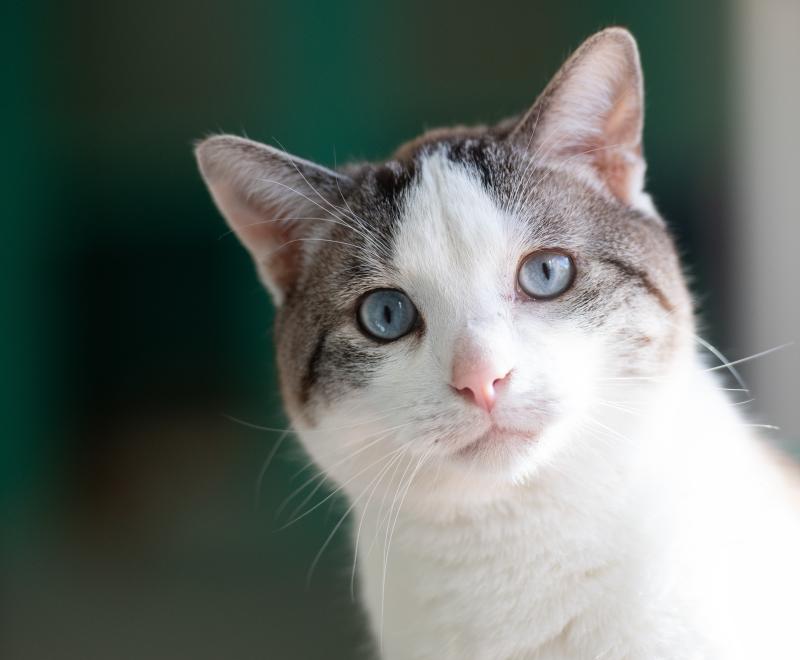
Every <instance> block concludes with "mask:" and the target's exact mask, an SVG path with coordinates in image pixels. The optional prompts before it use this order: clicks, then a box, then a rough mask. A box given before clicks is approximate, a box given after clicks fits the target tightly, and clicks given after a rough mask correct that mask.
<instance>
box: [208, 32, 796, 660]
mask: <svg viewBox="0 0 800 660" xmlns="http://www.w3.org/2000/svg"><path fill="white" fill-rule="evenodd" d="M642 125H643V82H642V72H641V65H640V61H639V55H638V49H637V45H636V42H635V40H634V38H633V37H632V36H631V34H630V33H629V32H628V31H627V30H625V29H623V28H608V29H605V30H603V31H601V32H599V33H597V34H595V35H594V36H592V37H590V38H589V39H588V40H587V41H585V42H584V43H583V45H582V46H580V48H579V49H578V50H577V51H576V52H575V53H574V54H573V55H572V56H571V57H570V58H569V59H568V60H567V61H566V63H565V64H564V65H563V67H562V68H561V69H560V71H559V72H558V73H557V75H556V76H555V77H554V78H553V80H552V81H551V82H550V83H549V85H548V86H547V87H546V88H545V90H544V92H542V94H541V95H540V96H539V97H538V99H537V100H536V102H535V103H534V105H533V106H532V107H531V108H530V109H529V110H528V111H527V112H525V113H523V114H522V115H520V116H518V117H515V118H511V119H508V120H505V121H502V122H500V123H499V124H497V125H494V126H488V127H487V126H478V127H456V128H452V129H440V130H433V131H430V132H427V133H425V134H423V135H422V136H421V137H419V138H417V139H415V140H413V141H412V142H410V143H408V144H405V145H404V146H402V147H400V148H399V149H398V150H397V152H396V153H395V154H394V155H393V156H392V157H391V158H390V159H388V160H387V161H385V162H381V163H356V164H351V165H347V166H344V167H342V168H340V169H338V170H337V171H333V170H330V169H327V168H325V167H322V166H320V165H316V164H314V163H311V162H308V161H306V160H303V159H301V158H297V157H295V156H291V155H289V154H287V153H285V152H283V151H280V150H277V149H274V148H272V147H269V146H265V145H262V144H258V143H256V142H253V141H250V140H247V139H243V138H239V137H233V136H227V135H219V136H213V137H210V138H208V139H206V140H204V141H202V142H201V143H200V144H199V145H198V146H197V149H196V155H197V159H198V161H199V167H200V170H201V173H202V176H203V177H204V179H205V181H206V183H207V185H208V188H209V189H210V192H211V194H212V196H213V199H214V201H215V202H216V205H217V207H218V208H219V210H220V211H221V213H222V215H223V216H224V217H225V218H226V219H227V222H228V223H229V225H230V227H231V228H232V229H233V231H234V232H235V233H236V234H237V235H238V237H239V238H240V239H241V242H242V243H243V244H244V246H245V247H246V248H247V250H248V251H249V252H250V254H251V255H252V258H253V260H254V261H255V264H256V267H257V269H258V273H259V275H260V278H261V280H262V281H263V283H264V285H265V286H266V288H267V289H268V290H269V292H270V293H271V294H272V298H273V300H274V303H275V305H276V307H277V316H276V323H275V339H276V343H277V356H278V368H279V372H280V383H281V392H282V397H283V401H284V403H285V407H286V410H287V412H288V415H289V416H290V418H291V420H292V423H293V427H294V428H295V429H296V431H297V434H298V435H299V437H300V439H301V441H302V444H303V445H304V447H305V449H306V450H307V451H308V453H309V454H310V455H311V457H312V458H313V460H314V461H315V462H316V464H317V465H318V466H319V467H320V468H321V470H323V471H324V473H325V474H326V475H327V477H328V478H329V479H330V480H331V481H332V482H333V483H334V484H335V485H336V486H337V487H338V488H340V489H341V491H342V492H344V493H345V494H346V496H347V498H348V502H349V504H350V508H349V512H350V513H351V514H352V516H351V518H352V525H353V536H354V539H355V552H356V560H355V561H356V562H357V567H358V574H359V585H360V592H361V599H362V601H363V603H364V605H365V609H366V612H367V614H368V618H369V620H370V623H371V626H372V630H373V631H374V636H375V638H376V640H377V641H376V646H377V648H378V649H379V652H380V654H381V656H382V657H385V658H387V659H389V660H394V659H400V658H460V659H464V658H476V659H487V660H489V659H491V660H500V659H503V658H537V659H556V658H568V659H570V660H576V659H586V660H590V659H597V660H600V659H602V660H613V659H622V658H625V659H640V660H645V659H646V660H658V659H667V658H668V659H670V660H679V659H690V658H691V659H695V658H697V659H700V658H704V659H705V658H713V659H725V660H729V659H733V658H741V659H747V660H754V659H756V658H769V659H771V660H776V659H789V658H793V659H797V658H800V633H798V630H797V625H798V621H797V616H798V611H800V610H799V609H798V607H799V606H800V507H798V506H797V494H798V492H800V491H799V490H798V489H797V487H796V483H795V482H793V481H792V477H791V472H790V470H788V469H784V468H783V467H781V466H780V465H779V461H777V460H775V456H773V454H772V453H771V452H772V450H768V449H767V448H766V446H764V445H762V444H761V442H760V441H759V440H758V439H757V438H755V437H754V434H753V430H754V429H753V428H752V426H749V425H748V424H747V423H746V422H745V421H744V420H743V418H742V416H741V414H740V413H739V409H738V408H736V407H735V406H734V405H733V404H732V403H731V402H730V400H729V394H728V393H726V392H724V391H723V389H724V388H722V386H721V385H722V383H721V381H720V379H719V378H718V376H719V372H718V371H717V370H714V372H711V371H710V366H709V365H708V364H707V363H706V362H705V361H704V360H703V358H702V356H701V348H702V347H701V346H700V343H701V342H702V340H701V339H699V338H698V337H697V336H696V335H695V326H694V318H693V303H692V299H691V296H690V293H689V290H688V287H687V284H686V280H685V278H684V276H683V273H682V269H681V264H680V261H679V258H678V256H677V253H676V249H675V246H674V244H673V240H672V238H671V236H670V233H669V231H668V229H667V227H666V225H665V223H664V221H663V220H662V218H661V217H660V216H659V214H658V212H657V211H656V209H655V207H654V205H653V203H652V201H651V199H650V197H649V196H648V194H647V192H646V191H645V188H644V173H645V161H644V157H643V152H642ZM354 566H355V564H354Z"/></svg>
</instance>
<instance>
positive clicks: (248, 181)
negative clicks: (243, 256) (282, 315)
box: [195, 135, 350, 305]
mask: <svg viewBox="0 0 800 660" xmlns="http://www.w3.org/2000/svg"><path fill="white" fill-rule="evenodd" d="M195 155H196V156H197V162H198V165H199V166H200V172H201V174H202V175H203V179H204V180H205V182H206V185H207V186H208V189H209V191H210V192H211V196H212V197H213V198H214V202H215V203H216V205H217V208H218V209H219V210H220V213H222V215H223V216H224V217H225V220H227V222H228V225H229V226H230V228H231V229H232V230H233V231H234V233H235V234H236V235H237V236H238V237H239V240H240V241H241V242H242V244H243V245H244V246H245V247H246V248H247V250H248V252H250V254H251V256H252V257H253V260H254V261H255V263H256V266H257V268H258V272H259V275H260V277H261V280H262V281H263V282H264V284H265V285H266V287H267V289H269V291H270V293H271V294H272V297H273V299H274V300H275V303H276V304H277V305H280V304H281V303H282V302H283V300H284V297H285V295H286V293H287V292H288V291H289V290H290V289H291V287H292V286H293V284H294V283H295V281H296V279H297V277H298V275H299V272H300V268H301V267H302V255H303V250H302V246H303V242H304V241H305V239H307V238H310V237H311V236H312V235H313V234H314V229H315V226H319V222H321V221H324V220H325V216H326V215H327V214H328V211H329V209H330V207H331V206H330V205H331V204H332V201H331V200H334V199H336V197H337V196H338V195H339V194H341V193H340V191H341V190H342V189H344V188H345V187H346V186H347V185H349V184H350V179H349V178H348V177H347V176H345V175H342V174H339V173H337V172H334V171H332V170H329V169H327V168H325V167H322V166H321V165H316V164H315V163H311V162H309V161H307V160H303V159H302V158H297V157H296V156H291V155H290V154H287V153H286V152H284V151H280V150H278V149H274V148H272V147H269V146H267V145H264V144H260V143H258V142H254V141H252V140H247V139H245V138H240V137H235V136H232V135H217V136H214V137H210V138H208V139H206V140H203V141H202V142H200V143H199V144H198V145H197V147H196V149H195Z"/></svg>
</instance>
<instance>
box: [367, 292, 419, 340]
mask: <svg viewBox="0 0 800 660" xmlns="http://www.w3.org/2000/svg"><path fill="white" fill-rule="evenodd" d="M358 321H359V324H360V325H361V329H362V330H363V331H364V333H365V334H367V335H369V336H370V337H373V338H374V339H379V340H381V341H394V340H395V339H400V337H402V336H404V335H407V334H408V333H409V332H410V331H411V329H412V328H413V327H414V324H415V323H416V322H417V309H416V307H414V303H412V302H411V300H410V299H409V297H408V296H407V295H406V294H405V293H403V292H402V291H397V290H396V289H376V290H375V291H372V292H370V293H368V294H367V295H366V296H364V298H363V299H362V300H361V305H360V306H359V308H358Z"/></svg>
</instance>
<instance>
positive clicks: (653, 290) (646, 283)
mask: <svg viewBox="0 0 800 660" xmlns="http://www.w3.org/2000/svg"><path fill="white" fill-rule="evenodd" d="M601 261H602V262H603V263H606V264H608V265H610V266H613V267H614V268H616V269H617V270H619V271H620V272H621V273H623V274H624V275H626V276H627V277H629V278H631V279H634V280H637V281H638V282H639V284H640V285H641V286H642V287H643V288H644V290H645V291H647V293H649V294H650V295H651V296H653V297H654V298H655V299H656V300H657V301H658V304H659V305H661V307H663V308H664V310H666V311H667V312H670V313H672V312H673V311H674V309H675V306H674V305H673V304H672V303H671V302H670V301H669V298H667V296H666V295H664V292H663V291H662V290H661V289H659V288H658V287H657V286H656V285H655V284H653V281H652V280H651V279H650V277H649V275H648V274H647V273H646V272H644V271H643V270H640V269H638V268H636V267H635V266H631V265H630V264H626V263H625V262H624V261H620V260H619V259H614V258H612V257H604V258H602V259H601Z"/></svg>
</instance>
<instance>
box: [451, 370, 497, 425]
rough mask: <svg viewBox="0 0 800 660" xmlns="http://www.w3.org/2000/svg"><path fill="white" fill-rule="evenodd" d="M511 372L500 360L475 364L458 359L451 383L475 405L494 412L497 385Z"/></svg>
mask: <svg viewBox="0 0 800 660" xmlns="http://www.w3.org/2000/svg"><path fill="white" fill-rule="evenodd" d="M510 373H511V370H510V369H508V368H505V367H504V366H502V363H499V362H493V361H486V362H480V363H478V364H475V363H474V362H472V361H471V360H456V362H455V363H454V365H453V378H452V382H451V385H452V387H453V389H455V390H456V391H457V392H458V393H459V394H461V395H463V396H464V397H466V398H467V399H468V400H469V401H471V402H472V403H474V404H475V405H477V406H479V407H481V408H483V409H484V410H485V411H486V412H492V408H494V404H495V401H496V400H497V387H498V385H500V384H501V383H502V382H503V381H505V380H506V379H508V376H509V374H510Z"/></svg>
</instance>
